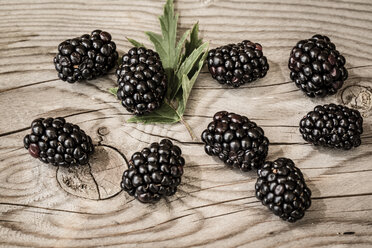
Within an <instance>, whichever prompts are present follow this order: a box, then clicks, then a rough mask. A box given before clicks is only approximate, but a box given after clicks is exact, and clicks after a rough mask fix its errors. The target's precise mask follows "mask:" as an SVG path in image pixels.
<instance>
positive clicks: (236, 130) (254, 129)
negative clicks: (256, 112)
mask: <svg viewBox="0 0 372 248" xmlns="http://www.w3.org/2000/svg"><path fill="white" fill-rule="evenodd" d="M201 138H202V140H203V142H204V143H205V146H204V148H205V152H206V153H207V154H208V155H210V156H218V157H219V159H220V160H222V161H223V162H224V163H225V164H226V165H228V166H230V167H234V168H240V169H241V170H242V171H248V170H251V169H252V168H255V169H258V168H259V167H260V166H261V165H262V164H263V163H264V161H265V158H266V156H267V152H268V149H269V140H268V139H267V138H266V137H265V136H264V131H263V130H262V128H260V127H259V126H257V125H256V123H255V122H253V121H250V120H249V119H248V118H247V117H245V116H241V115H238V114H234V113H228V112H226V111H220V112H217V113H216V114H215V115H214V117H213V121H212V122H211V123H209V124H208V128H207V129H206V130H204V131H203V133H202V135H201Z"/></svg>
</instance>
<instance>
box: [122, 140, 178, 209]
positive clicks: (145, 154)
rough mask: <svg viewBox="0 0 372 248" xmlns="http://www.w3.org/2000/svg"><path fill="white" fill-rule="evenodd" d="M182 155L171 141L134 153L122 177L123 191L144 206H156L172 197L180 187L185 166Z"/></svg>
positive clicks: (153, 144)
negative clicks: (157, 203) (166, 197)
mask: <svg viewBox="0 0 372 248" xmlns="http://www.w3.org/2000/svg"><path fill="white" fill-rule="evenodd" d="M181 153H182V152H181V149H180V148H179V147H178V146H176V145H173V144H172V142H171V141H170V140H168V139H163V140H161V141H160V144H159V143H157V142H154V143H152V144H151V145H150V146H149V147H146V148H144V149H142V151H141V152H136V153H134V154H133V155H132V158H131V160H130V161H129V168H128V169H127V170H126V171H124V173H123V180H122V182H121V187H122V188H123V189H124V190H125V191H126V192H128V194H129V195H131V196H134V197H135V198H137V199H138V200H139V201H140V202H142V203H154V202H157V201H159V200H160V198H161V197H163V196H171V195H173V194H174V193H176V191H177V186H178V185H179V184H180V183H181V176H182V174H183V166H184V165H185V160H184V158H183V157H182V156H181Z"/></svg>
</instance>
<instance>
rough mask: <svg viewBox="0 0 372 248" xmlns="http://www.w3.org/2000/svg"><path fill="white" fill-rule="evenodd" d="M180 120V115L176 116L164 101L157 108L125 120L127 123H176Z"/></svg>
mask: <svg viewBox="0 0 372 248" xmlns="http://www.w3.org/2000/svg"><path fill="white" fill-rule="evenodd" d="M179 121H180V117H179V116H178V114H177V112H176V111H175V110H174V109H173V108H172V107H171V106H169V104H167V103H166V102H164V103H163V105H162V106H161V107H160V108H158V109H157V110H155V111H153V112H151V113H148V114H144V115H140V116H133V117H132V118H130V119H129V120H127V122H129V123H144V124H153V123H168V124H172V123H176V122H179Z"/></svg>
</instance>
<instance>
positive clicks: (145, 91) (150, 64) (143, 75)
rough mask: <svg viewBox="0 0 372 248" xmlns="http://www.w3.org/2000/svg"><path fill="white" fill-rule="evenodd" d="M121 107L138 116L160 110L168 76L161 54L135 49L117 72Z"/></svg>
mask: <svg viewBox="0 0 372 248" xmlns="http://www.w3.org/2000/svg"><path fill="white" fill-rule="evenodd" d="M116 75H117V77H118V84H119V89H118V91H117V97H118V98H119V99H120V101H121V103H122V105H123V106H124V107H125V108H126V109H127V110H128V111H129V112H132V113H134V114H136V115H141V114H144V113H149V112H152V111H154V110H155V109H157V108H159V107H160V105H161V104H162V103H163V99H164V95H165V92H166V91H167V77H166V74H165V71H164V69H163V66H162V63H161V61H160V58H159V55H158V54H157V53H156V52H154V51H152V50H151V49H146V48H143V47H141V48H136V47H134V48H132V49H130V50H129V51H128V53H126V54H124V55H123V58H122V64H121V65H120V67H119V69H117V71H116Z"/></svg>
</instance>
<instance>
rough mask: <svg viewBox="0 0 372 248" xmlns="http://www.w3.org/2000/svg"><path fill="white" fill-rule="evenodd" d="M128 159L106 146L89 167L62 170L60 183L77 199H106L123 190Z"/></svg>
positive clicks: (58, 176)
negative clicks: (122, 183)
mask: <svg viewBox="0 0 372 248" xmlns="http://www.w3.org/2000/svg"><path fill="white" fill-rule="evenodd" d="M127 168H128V166H127V162H126V158H125V157H124V155H123V154H122V153H120V152H119V151H118V150H117V149H116V148H114V147H109V146H106V145H100V146H96V147H95V151H94V154H93V155H92V156H91V157H90V159H89V164H86V165H83V166H81V165H80V166H72V167H68V168H66V167H59V168H58V170H57V175H56V177H57V181H58V182H59V184H60V185H61V187H62V189H63V190H65V191H66V192H67V193H69V194H72V195H75V196H77V197H81V198H86V199H92V200H104V199H108V198H111V197H113V196H115V195H116V194H118V193H119V192H120V191H121V187H120V181H121V177H122V174H123V172H124V170H125V169H127Z"/></svg>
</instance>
